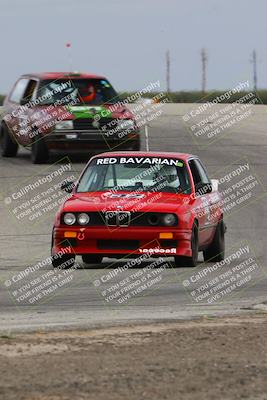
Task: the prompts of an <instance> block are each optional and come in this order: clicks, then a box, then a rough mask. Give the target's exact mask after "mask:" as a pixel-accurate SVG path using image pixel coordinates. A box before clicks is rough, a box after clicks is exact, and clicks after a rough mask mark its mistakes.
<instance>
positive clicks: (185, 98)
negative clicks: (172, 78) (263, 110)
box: [120, 89, 267, 104]
mask: <svg viewBox="0 0 267 400" xmlns="http://www.w3.org/2000/svg"><path fill="white" fill-rule="evenodd" d="M226 92H227V91H226V90H225V91H213V92H212V91H210V92H207V93H205V95H203V93H202V92H201V91H188V92H187V91H181V92H170V93H167V92H165V93H164V94H165V96H166V97H168V98H169V100H170V102H171V103H198V102H201V103H204V102H206V101H212V100H214V99H216V98H217V97H220V96H222V95H223V94H224V93H226ZM134 93H135V92H122V93H120V98H121V100H123V99H126V98H127V97H130V96H132V95H133V94H134ZM248 93H249V92H239V93H236V94H233V95H231V97H230V99H225V100H221V101H220V102H219V103H233V102H234V101H236V100H238V99H240V98H241V97H243V96H245V95H246V94H248ZM157 94H159V93H158V92H157V93H156V92H154V93H146V94H144V95H143V96H142V97H143V98H152V97H154V96H156V95H157ZM257 98H258V103H257V104H267V90H265V89H262V90H258V91H257Z"/></svg>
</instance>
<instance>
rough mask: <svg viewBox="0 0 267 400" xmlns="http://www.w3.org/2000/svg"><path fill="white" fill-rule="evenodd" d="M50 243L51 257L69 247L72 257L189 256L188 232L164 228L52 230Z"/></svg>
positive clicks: (56, 228) (68, 228) (77, 228)
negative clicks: (90, 255) (150, 253)
mask: <svg viewBox="0 0 267 400" xmlns="http://www.w3.org/2000/svg"><path fill="white" fill-rule="evenodd" d="M71 235H72V237H71ZM74 236H75V237H74ZM53 243H54V246H53V249H52V254H56V253H58V252H60V251H62V249H63V248H64V247H68V246H70V247H71V251H72V253H73V254H76V255H82V254H101V255H103V256H104V255H106V256H108V255H115V254H133V255H138V254H139V255H140V254H142V253H143V252H146V251H147V249H159V250H155V251H154V252H153V253H152V255H160V256H162V255H166V256H168V255H169V256H175V255H181V256H187V257H190V256H191V231H190V230H182V229H170V228H166V227H156V228H154V227H152V228H151V227H149V228H147V227H143V228H140V227H127V228H123V227H116V228H111V227H89V228H79V227H67V226H66V227H55V228H54V231H53ZM174 248H175V251H174ZM160 249H162V250H160ZM168 249H169V250H171V251H168Z"/></svg>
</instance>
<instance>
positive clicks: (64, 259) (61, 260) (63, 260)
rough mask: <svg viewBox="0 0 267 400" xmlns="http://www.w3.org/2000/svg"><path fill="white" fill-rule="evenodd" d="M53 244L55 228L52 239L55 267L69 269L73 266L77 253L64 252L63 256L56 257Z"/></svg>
mask: <svg viewBox="0 0 267 400" xmlns="http://www.w3.org/2000/svg"><path fill="white" fill-rule="evenodd" d="M53 246H54V228H53V230H52V240H51V263H52V265H53V267H54V268H60V269H69V268H71V267H73V265H74V263H75V255H74V254H71V255H68V254H64V255H63V256H61V257H56V256H55V255H53V254H52V251H53ZM71 260H72V261H71ZM65 264H66V265H65Z"/></svg>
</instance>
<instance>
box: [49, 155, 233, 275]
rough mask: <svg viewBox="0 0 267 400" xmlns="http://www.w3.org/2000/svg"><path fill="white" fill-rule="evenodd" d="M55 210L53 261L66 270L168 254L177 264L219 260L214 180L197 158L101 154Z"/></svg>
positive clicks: (67, 185) (220, 228)
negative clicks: (108, 259)
mask: <svg viewBox="0 0 267 400" xmlns="http://www.w3.org/2000/svg"><path fill="white" fill-rule="evenodd" d="M62 189H63V190H65V191H66V192H68V193H72V195H71V197H70V198H69V199H68V200H67V201H65V203H64V204H63V205H62V206H61V208H60V210H59V211H58V213H57V215H56V218H55V224H54V227H53V233H52V264H53V266H54V267H60V266H61V267H62V266H63V268H64V267H71V266H73V264H74V261H75V256H76V255H80V256H82V259H83V261H84V262H85V263H88V264H91V263H93V264H96V263H100V262H101V261H102V259H103V257H105V256H106V257H114V258H118V257H119V258H120V257H128V256H131V257H138V256H140V255H141V254H144V253H145V254H148V255H149V256H168V257H174V259H175V264H176V266H196V264H197V260H198V252H200V251H203V256H204V260H205V261H208V260H210V259H212V261H221V260H223V258H224V247H225V245H224V233H225V225H224V221H223V213H222V209H221V205H222V198H221V195H220V194H219V192H218V181H216V180H210V179H209V177H208V175H207V172H206V170H205V168H204V167H203V165H202V163H201V161H200V160H199V158H198V157H197V156H194V155H191V154H182V153H163V152H108V153H102V154H98V155H97V156H94V157H93V158H91V159H90V161H89V162H88V164H87V165H86V167H85V169H84V171H83V172H82V174H81V176H80V178H79V180H78V182H77V183H74V182H68V181H65V182H63V184H62Z"/></svg>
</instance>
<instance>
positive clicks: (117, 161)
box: [96, 157, 184, 167]
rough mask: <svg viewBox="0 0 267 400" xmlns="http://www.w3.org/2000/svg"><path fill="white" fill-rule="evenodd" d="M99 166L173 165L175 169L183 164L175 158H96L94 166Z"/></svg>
mask: <svg viewBox="0 0 267 400" xmlns="http://www.w3.org/2000/svg"><path fill="white" fill-rule="evenodd" d="M101 164H151V165H153V164H158V165H174V166H175V167H183V166H184V163H183V162H182V161H181V160H177V159H175V158H158V157H121V158H116V157H105V158H97V159H96V165H101Z"/></svg>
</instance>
